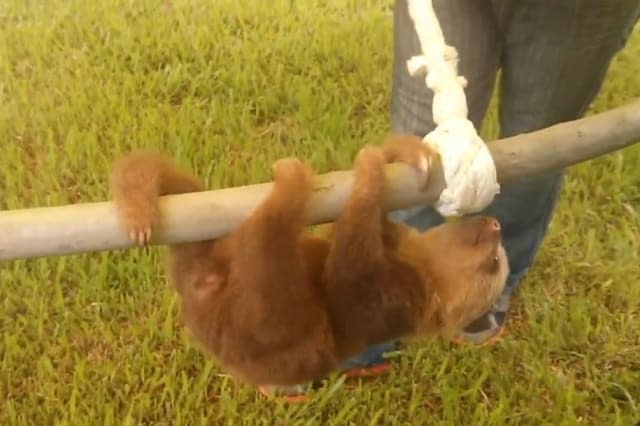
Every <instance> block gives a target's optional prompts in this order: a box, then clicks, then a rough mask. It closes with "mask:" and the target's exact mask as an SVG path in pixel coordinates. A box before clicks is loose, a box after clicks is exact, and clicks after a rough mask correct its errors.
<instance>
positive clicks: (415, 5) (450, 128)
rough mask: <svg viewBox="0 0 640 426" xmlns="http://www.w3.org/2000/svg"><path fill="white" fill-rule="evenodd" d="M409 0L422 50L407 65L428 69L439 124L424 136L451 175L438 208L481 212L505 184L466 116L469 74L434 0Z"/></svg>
mask: <svg viewBox="0 0 640 426" xmlns="http://www.w3.org/2000/svg"><path fill="white" fill-rule="evenodd" d="M407 3H408V8H409V14H410V16H411V18H412V19H413V22H414V25H415V29H416V33H417V35H418V39H419V40H420V45H421V47H422V52H423V53H422V55H420V56H414V57H412V58H411V59H409V60H408V61H407V68H408V70H409V73H410V74H411V75H412V76H417V75H424V76H425V84H426V85H427V87H429V88H430V89H431V90H432V91H433V120H434V122H435V124H436V126H437V127H436V128H435V129H434V130H433V131H432V132H430V133H429V134H427V135H426V136H425V137H424V141H425V142H426V143H428V144H429V145H431V146H432V147H433V148H434V149H436V150H437V151H438V152H439V153H440V156H441V159H442V166H443V171H444V177H445V181H446V188H445V190H444V191H442V193H441V195H440V199H439V200H438V201H437V202H436V204H435V208H436V209H437V210H438V212H440V214H442V215H443V216H455V215H462V214H466V213H474V212H478V211H480V210H482V209H484V208H485V207H486V206H488V205H489V203H491V201H492V200H493V198H494V197H495V195H496V194H498V193H499V192H500V185H499V184H498V181H497V176H496V168H495V164H494V162H493V158H492V157H491V154H490V152H489V150H488V148H487V146H486V144H485V143H484V141H483V140H482V139H481V138H480V136H478V133H477V131H476V129H475V127H474V126H473V123H472V122H471V121H470V120H469V119H468V118H467V115H468V110H467V101H466V97H465V93H464V89H465V87H466V86H467V80H466V79H465V78H464V77H462V76H458V52H457V50H456V49H455V48H454V47H453V46H449V45H447V44H446V42H445V39H444V35H443V33H442V30H441V28H440V23H439V22H438V18H437V16H436V14H435V11H434V10H433V4H432V0H407Z"/></svg>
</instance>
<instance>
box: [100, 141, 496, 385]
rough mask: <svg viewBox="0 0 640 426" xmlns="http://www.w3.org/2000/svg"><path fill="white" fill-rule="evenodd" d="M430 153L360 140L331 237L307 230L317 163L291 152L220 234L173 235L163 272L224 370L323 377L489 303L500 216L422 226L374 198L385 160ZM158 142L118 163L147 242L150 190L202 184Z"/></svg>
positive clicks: (284, 378)
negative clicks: (205, 237) (241, 216)
mask: <svg viewBox="0 0 640 426" xmlns="http://www.w3.org/2000/svg"><path fill="white" fill-rule="evenodd" d="M432 155H433V154H432V153H431V152H430V151H429V150H428V149H427V147H426V146H425V145H424V144H423V143H422V142H421V141H420V139H418V138H416V137H413V136H404V135H396V136H392V137H390V138H388V140H387V143H386V144H385V145H384V147H383V148H375V147H365V148H364V149H362V150H361V151H360V153H359V154H358V156H357V158H356V161H355V175H356V181H355V185H354V190H353V193H352V194H351V196H350V198H349V199H348V201H347V203H346V205H345V207H344V210H343V212H342V213H341V214H340V216H339V217H338V219H337V220H336V222H335V223H334V224H333V229H332V233H331V236H330V237H328V238H326V239H325V238H319V237H315V236H312V235H310V234H308V233H304V232H303V231H304V228H305V223H306V209H307V201H308V198H309V196H310V194H311V192H312V189H313V178H312V174H311V172H310V171H309V169H308V168H307V167H305V166H304V165H303V164H302V163H301V162H300V161H299V160H297V159H293V158H289V159H283V160H279V161H277V162H276V163H275V164H274V166H273V170H274V182H275V183H274V186H273V189H272V192H271V193H270V194H269V195H268V197H267V198H266V200H265V201H264V202H263V203H262V204H261V205H260V206H258V207H257V208H256V210H255V211H254V212H253V213H252V214H251V215H250V216H249V217H248V218H247V219H246V220H245V221H244V222H243V223H242V224H241V225H240V226H239V227H238V228H237V229H235V230H234V231H233V232H231V233H230V234H229V235H227V236H225V237H223V238H220V239H217V240H212V241H203V242H195V243H186V244H178V245H173V246H170V252H169V273H170V280H171V282H172V283H173V285H174V287H175V289H176V291H177V292H178V294H179V295H180V298H181V300H182V312H183V317H184V321H185V324H186V326H187V327H188V328H189V329H190V330H191V332H192V334H193V335H194V337H195V338H196V339H197V340H198V341H199V342H200V343H201V344H202V346H203V347H204V348H205V349H206V350H207V351H208V352H210V353H212V354H213V355H214V356H215V357H216V358H217V360H218V361H219V362H220V363H221V365H222V366H223V368H225V369H226V370H227V371H229V372H231V373H232V374H234V375H236V376H237V377H239V378H241V379H243V380H245V381H246V382H249V383H252V384H257V385H264V384H269V385H292V384H299V383H304V382H308V381H311V380H314V379H319V378H322V377H323V376H325V375H326V374H328V373H329V372H331V371H332V370H334V369H335V368H337V367H338V365H339V363H340V362H341V361H343V360H345V359H346V358H348V357H350V356H352V355H354V354H356V353H358V352H360V351H362V350H363V349H365V348H366V347H367V346H369V345H371V344H375V343H380V342H384V341H388V340H392V339H398V338H403V337H411V336H425V335H435V334H442V335H450V334H451V333H452V332H454V331H456V330H459V329H460V328H461V327H463V326H464V325H466V324H467V323H468V322H470V321H471V320H472V319H474V318H475V317H477V316H478V315H480V314H481V313H482V312H483V311H485V310H486V309H488V308H489V306H490V305H491V303H493V301H494V300H495V299H496V297H497V296H498V295H499V294H500V292H501V291H502V289H503V287H504V283H505V279H506V275H507V272H508V267H507V262H506V255H505V253H504V249H503V248H502V245H501V240H500V230H499V225H498V222H497V221H496V220H495V219H493V218H476V219H470V220H465V221H460V222H455V223H447V224H443V225H440V226H438V227H435V228H432V229H430V230H428V231H427V232H425V233H419V232H417V231H415V230H413V229H410V228H408V227H405V226H403V225H400V224H396V223H393V222H390V221H388V220H387V219H386V216H385V214H384V212H383V210H382V208H381V205H382V202H383V197H384V191H385V177H384V173H383V166H384V164H385V163H387V162H391V161H403V162H406V163H408V164H410V165H412V166H414V167H415V169H416V170H417V171H418V175H419V177H420V179H421V183H422V184H424V183H425V182H426V179H427V177H428V170H427V169H428V167H427V165H428V161H427V160H429V159H430V157H431V156H432ZM203 188H204V187H203V185H202V183H201V182H199V181H198V180H197V179H196V178H194V177H193V176H191V175H190V174H188V173H186V172H184V171H181V170H179V169H177V168H176V167H175V166H174V165H172V163H171V162H170V161H169V160H167V159H166V158H165V157H163V156H162V155H160V154H158V153H153V152H137V153H132V154H130V155H128V156H126V157H125V158H123V159H121V160H120V161H118V162H117V164H116V165H115V168H114V171H113V175H112V189H113V193H114V199H115V202H116V206H117V208H118V212H119V215H120V219H121V222H122V224H123V227H124V228H125V229H126V231H127V232H128V233H129V235H130V237H131V239H132V240H133V241H134V242H136V243H138V244H140V245H144V244H146V243H148V242H149V238H150V236H151V233H152V232H153V229H155V227H157V226H158V223H159V221H158V215H159V212H158V209H157V201H158V197H159V196H161V195H164V194H170V193H180V192H193V191H201V190H203Z"/></svg>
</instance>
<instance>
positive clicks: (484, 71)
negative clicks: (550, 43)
mask: <svg viewBox="0 0 640 426" xmlns="http://www.w3.org/2000/svg"><path fill="white" fill-rule="evenodd" d="M510 1H511V0H507V1H505V0H494V1H493V2H492V1H491V0H434V2H433V7H434V10H435V12H436V15H437V17H438V20H439V22H440V27H441V28H442V31H443V33H444V36H445V40H446V42H447V44H449V45H451V46H454V47H455V48H456V49H457V50H458V55H459V58H460V62H459V65H458V73H459V74H460V75H462V76H464V77H465V78H466V79H467V81H468V85H467V88H466V89H465V95H466V97H467V104H468V107H469V118H470V120H471V121H472V122H473V124H474V125H475V126H476V128H479V126H480V125H481V123H482V120H483V118H484V115H485V112H486V110H487V106H488V104H489V101H490V99H491V93H492V91H493V85H494V81H495V76H496V70H497V67H498V64H499V59H500V52H501V46H500V44H501V39H502V37H501V34H500V31H499V25H498V22H497V18H496V14H497V13H498V14H499V12H497V11H496V10H495V8H494V6H500V5H502V4H505V3H507V2H510ZM494 3H498V4H499V5H494ZM498 8H499V7H498ZM414 28H415V27H414V23H413V20H412V19H411V16H410V15H409V11H408V8H407V2H406V0H396V2H395V5H394V19H393V36H394V40H393V69H392V82H391V130H392V132H394V133H410V134H414V135H417V136H420V137H424V136H425V135H426V134H427V133H429V132H430V131H432V130H433V129H434V128H435V124H434V122H433V118H432V103H431V102H432V99H433V93H432V92H431V89H429V88H427V87H426V86H425V83H424V78H423V77H412V76H411V75H410V74H409V72H408V70H407V60H408V59H409V58H411V57H412V56H415V55H420V54H421V53H422V49H421V46H420V42H419V40H418V37H417V35H416V33H415V29H414ZM389 217H390V218H391V219H393V220H396V221H400V222H403V223H405V224H407V225H409V226H412V227H414V228H416V229H419V230H421V231H424V230H426V229H427V228H429V227H432V226H435V225H437V224H439V223H441V222H442V221H443V219H442V217H441V216H440V215H439V214H438V213H437V212H436V211H435V209H433V208H432V207H417V208H411V209H406V210H398V211H395V212H392V213H390V215H389Z"/></svg>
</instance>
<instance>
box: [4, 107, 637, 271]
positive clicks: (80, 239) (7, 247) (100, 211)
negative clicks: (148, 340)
mask: <svg viewBox="0 0 640 426" xmlns="http://www.w3.org/2000/svg"><path fill="white" fill-rule="evenodd" d="M639 140H640V100H636V101H634V102H632V103H630V104H628V105H626V106H623V107H619V108H616V109H613V110H611V111H608V112H604V113H601V114H597V115H592V116H589V117H587V118H583V119H580V120H576V121H571V122H566V123H561V124H557V125H555V126H552V127H549V128H547V129H543V130H540V131H536V132H532V133H529V134H523V135H518V136H514V137H510V138H506V139H502V140H496V141H493V142H491V143H489V149H490V151H491V154H492V155H493V158H494V160H495V162H496V167H497V170H498V179H499V181H500V183H501V184H505V183H508V182H512V181H514V180H517V179H519V178H524V177H529V176H534V175H538V174H542V173H546V172H549V171H551V170H558V169H562V168H565V167H569V166H571V165H573V164H576V163H579V162H581V161H585V160H588V159H592V158H595V157H598V156H600V155H603V154H606V153H609V152H612V151H615V150H618V149H621V148H624V147H627V146H630V145H633V144H634V143H636V142H638V141H639ZM385 172H386V176H387V179H388V191H387V198H386V202H385V208H386V209H387V210H396V209H400V208H406V207H410V206H414V205H418V204H432V203H434V202H435V201H436V200H437V198H438V196H439V194H440V192H442V190H443V189H444V179H443V176H442V168H441V165H440V164H438V162H435V164H434V167H433V169H432V171H431V176H430V183H429V187H428V189H427V191H425V192H419V191H418V187H417V179H416V176H415V174H414V173H415V172H414V171H413V169H411V168H409V167H408V166H406V165H404V164H390V165H387V166H386V169H385ZM271 185H272V183H271V182H269V183H262V184H256V185H247V186H241V187H235V188H226V189H220V190H213V191H204V192H199V193H190V194H180V195H167V196H164V197H162V198H161V200H160V210H161V212H162V216H163V218H162V223H161V230H160V231H159V232H157V233H156V235H155V238H154V239H153V240H152V244H168V243H179V242H187V241H197V240H204V239H211V238H216V237H220V236H222V235H224V234H227V233H228V232H230V231H231V230H233V229H235V227H236V226H238V225H239V224H240V222H241V221H242V220H243V219H244V218H245V217H247V215H248V214H249V213H250V212H251V211H252V210H253V209H254V208H255V207H256V206H257V205H258V204H259V203H260V202H262V200H263V199H264V198H265V197H266V195H267V194H268V192H269V190H270V189H271ZM352 185H353V172H352V171H336V172H330V173H327V174H323V175H319V176H317V179H316V185H315V190H314V193H313V196H312V199H311V208H310V215H309V218H308V221H307V222H308V223H309V224H319V223H325V222H330V221H332V220H334V219H335V218H336V217H337V215H338V214H339V212H340V211H341V209H342V206H343V205H344V203H345V201H346V198H347V196H348V194H349V193H350V191H351V188H352ZM130 246H131V243H130V242H129V239H128V238H127V235H126V233H125V232H123V231H122V230H121V229H120V228H119V226H118V222H117V218H116V214H115V210H114V205H113V203H112V202H98V203H84V204H75V205H67V206H60V207H45V208H32V209H22V210H9V211H2V212H0V260H11V259H20V258H33V257H41V256H59V255H67V254H74V253H84V252H94V251H100V250H115V249H123V248H127V247H130Z"/></svg>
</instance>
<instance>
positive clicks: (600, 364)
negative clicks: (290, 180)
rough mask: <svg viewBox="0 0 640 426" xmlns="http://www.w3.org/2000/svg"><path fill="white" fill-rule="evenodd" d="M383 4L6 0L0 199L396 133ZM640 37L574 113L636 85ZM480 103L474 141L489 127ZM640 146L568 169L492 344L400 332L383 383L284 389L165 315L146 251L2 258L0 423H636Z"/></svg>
mask: <svg viewBox="0 0 640 426" xmlns="http://www.w3.org/2000/svg"><path fill="white" fill-rule="evenodd" d="M390 5H391V2H390V1H389V0H387V1H382V0H368V1H361V2H355V1H348V0H329V1H325V2H311V1H309V2H302V1H300V2H290V1H285V0H276V1H273V2H258V1H251V2H250V1H233V0H218V1H216V2H199V1H187V0H175V1H173V2H171V3H169V2H163V1H160V0H156V1H154V0H143V1H137V2H134V1H125V0H105V1H99V2H85V1H80V0H68V1H66V2H54V1H45V0H40V1H25V0H5V1H4V2H2V4H0V24H1V25H0V140H2V146H3V149H2V154H1V155H0V194H1V195H0V208H2V209H17V208H26V207H36V206H54V205H62V204H70V203H80V202H93V201H102V200H105V199H107V197H108V189H107V176H108V172H109V168H110V165H111V163H112V161H113V160H114V158H116V157H117V156H118V155H120V154H121V153H123V152H126V151H129V150H131V149H133V148H135V147H139V146H154V147H158V148H160V149H162V150H165V151H167V152H169V153H170V154H171V155H172V156H173V157H174V158H176V160H177V161H178V162H180V163H181V164H183V165H185V166H188V167H190V168H192V169H193V170H194V171H196V173H198V174H199V175H201V176H204V177H206V179H207V182H208V184H209V187H211V188H221V187H228V186H238V185H243V184H248V183H256V182H262V181H266V180H268V179H270V164H271V163H272V162H273V161H275V160H276V159H278V158H279V157H282V156H289V155H299V156H301V157H304V158H306V159H308V160H309V161H310V162H311V163H312V165H313V166H314V168H315V169H316V170H317V171H318V172H326V171H329V170H334V169H339V168H346V167H348V166H349V165H350V162H351V159H352V158H353V156H354V154H355V153H356V151H357V150H358V149H359V148H360V147H361V146H362V145H363V144H365V143H371V142H373V143H377V142H378V141H379V138H380V136H381V135H383V134H384V133H385V132H386V131H387V130H388V128H389V120H388V102H389V88H390V86H389V83H390V61H391V41H392V40H391V9H390ZM638 58H640V31H636V32H635V33H634V35H633V37H632V39H631V40H630V42H629V44H628V46H627V48H626V50H624V51H623V52H622V53H621V54H619V55H618V56H617V57H616V59H615V61H614V64H613V66H612V68H611V70H610V72H609V75H608V78H607V82H606V84H605V86H604V88H603V90H602V92H601V93H600V95H599V96H598V97H597V99H596V101H595V102H594V104H593V106H592V108H591V110H590V112H589V113H590V114H591V113H594V112H599V111H604V110H607V109H609V108H613V107H616V106H619V105H622V104H624V103H625V102H627V101H629V100H630V99H631V98H633V97H637V96H638V95H639V94H640V60H639V59H638ZM495 117H496V113H495V106H492V110H491V112H490V114H489V115H488V118H487V121H486V123H485V125H484V128H483V135H484V136H485V137H486V138H487V139H490V138H491V137H492V135H495V134H496V119H495ZM639 253H640V145H637V146H635V147H632V148H629V149H626V150H624V151H621V152H616V153H612V154H610V155H606V156H603V157H601V158H598V159H596V160H593V161H589V162H586V163H583V164H580V165H578V166H576V167H573V168H572V169H571V170H570V172H569V175H568V179H567V182H566V186H565V187H564V190H563V192H562V196H561V200H560V202H559V205H558V209H557V213H556V215H555V216H554V220H553V223H552V225H551V230H550V232H549V234H548V237H547V238H546V240H545V242H544V245H543V247H542V248H541V250H540V252H539V255H538V257H537V258H536V261H535V264H534V266H533V268H532V269H531V271H530V273H529V274H528V276H527V278H526V280H525V282H524V283H523V285H522V287H521V291H520V292H519V293H518V295H517V299H516V300H515V302H514V304H515V305H514V307H513V311H512V318H513V320H512V321H511V322H509V326H508V332H507V333H506V335H505V337H504V339H503V340H502V341H501V342H500V343H499V344H497V345H496V346H493V347H490V348H486V349H471V348H459V347H454V346H451V345H449V344H447V343H445V342H442V341H429V342H424V343H421V344H417V343H414V344H411V345H410V346H409V347H408V349H407V350H406V351H405V352H404V353H402V354H399V355H398V356H397V357H396V358H395V361H394V362H395V364H394V366H395V368H394V370H393V371H392V373H391V374H390V375H389V376H387V377H384V378H379V379H376V380H374V381H369V382H362V383H358V382H356V383H347V384H343V383H341V381H340V380H338V379H336V378H332V379H331V380H330V381H329V382H328V384H327V386H326V388H323V389H321V390H319V391H318V392H317V393H316V394H314V395H313V396H312V398H311V400H310V401H309V402H308V403H305V404H301V405H293V406H291V405H282V404H276V403H273V402H270V401H267V400H265V399H263V398H262V397H260V396H259V395H258V394H257V393H256V392H255V390H254V389H252V388H250V387H247V386H244V385H242V384H239V383H237V382H235V381H234V380H233V379H231V378H229V377H227V376H225V375H223V374H221V372H220V370H219V369H218V368H217V366H216V364H215V363H214V362H212V361H210V360H207V359H206V358H205V357H204V356H203V355H202V354H201V353H200V351H199V350H198V349H197V347H196V346H195V345H194V344H193V342H192V341H191V340H190V339H189V337H188V336H187V334H186V333H185V331H184V329H183V328H182V327H181V326H180V323H179V318H178V309H177V304H176V300H175V297H174V296H173V294H172V293H171V292H169V291H168V289H167V286H166V281H165V277H164V274H163V271H162V268H161V263H160V260H161V255H162V251H161V250H160V249H157V248H153V249H149V250H122V251H113V252H101V253H93V254H83V255H74V256H65V257H52V258H43V259H32V260H20V261H14V262H6V263H3V264H2V265H1V266H0V282H1V285H0V333H1V341H0V362H1V371H2V373H1V376H0V424H2V425H45V424H68V425H84V424H91V425H93V424H153V425H164V424H171V425H182V424H184V425H196V424H286V425H293V424H325V423H326V424H355V425H360V424H393V423H394V422H397V423H398V424H439V423H445V424H455V425H470V424H502V423H505V424H516V423H518V424H554V425H556V424H594V425H596V424H597V425H605V424H606V425H633V424H635V423H636V422H638V421H640V255H639Z"/></svg>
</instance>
